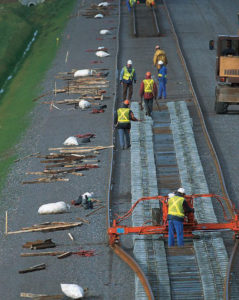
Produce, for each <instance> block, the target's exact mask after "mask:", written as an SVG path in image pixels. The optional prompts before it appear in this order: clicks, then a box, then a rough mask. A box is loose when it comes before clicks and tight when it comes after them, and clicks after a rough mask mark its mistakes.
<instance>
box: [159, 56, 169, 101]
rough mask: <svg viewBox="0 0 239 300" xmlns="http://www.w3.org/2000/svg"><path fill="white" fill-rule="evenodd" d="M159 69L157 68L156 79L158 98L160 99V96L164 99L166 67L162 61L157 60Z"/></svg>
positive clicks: (165, 94) (165, 96) (165, 95)
mask: <svg viewBox="0 0 239 300" xmlns="http://www.w3.org/2000/svg"><path fill="white" fill-rule="evenodd" d="M158 65H159V69H158V80H159V95H158V99H161V98H162V96H163V97H164V99H166V98H167V93H166V84H167V72H168V71H167V68H166V67H165V65H164V62H163V61H162V60H160V61H159V62H158Z"/></svg>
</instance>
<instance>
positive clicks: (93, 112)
mask: <svg viewBox="0 0 239 300" xmlns="http://www.w3.org/2000/svg"><path fill="white" fill-rule="evenodd" d="M104 112H105V111H104V109H97V108H93V109H92V111H91V114H99V113H104Z"/></svg>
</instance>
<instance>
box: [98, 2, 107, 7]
mask: <svg viewBox="0 0 239 300" xmlns="http://www.w3.org/2000/svg"><path fill="white" fill-rule="evenodd" d="M98 6H101V7H107V6H109V3H108V2H100V3H99V4H98Z"/></svg>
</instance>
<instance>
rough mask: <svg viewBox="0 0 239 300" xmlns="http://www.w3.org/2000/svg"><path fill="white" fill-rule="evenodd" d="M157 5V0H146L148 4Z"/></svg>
mask: <svg viewBox="0 0 239 300" xmlns="http://www.w3.org/2000/svg"><path fill="white" fill-rule="evenodd" d="M154 5H155V1H154V0H146V6H150V7H152V6H154Z"/></svg>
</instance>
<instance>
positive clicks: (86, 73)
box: [74, 69, 93, 77]
mask: <svg viewBox="0 0 239 300" xmlns="http://www.w3.org/2000/svg"><path fill="white" fill-rule="evenodd" d="M90 75H93V70H90V69H82V70H77V71H76V72H75V73H74V77H81V76H82V77H83V76H90Z"/></svg>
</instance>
